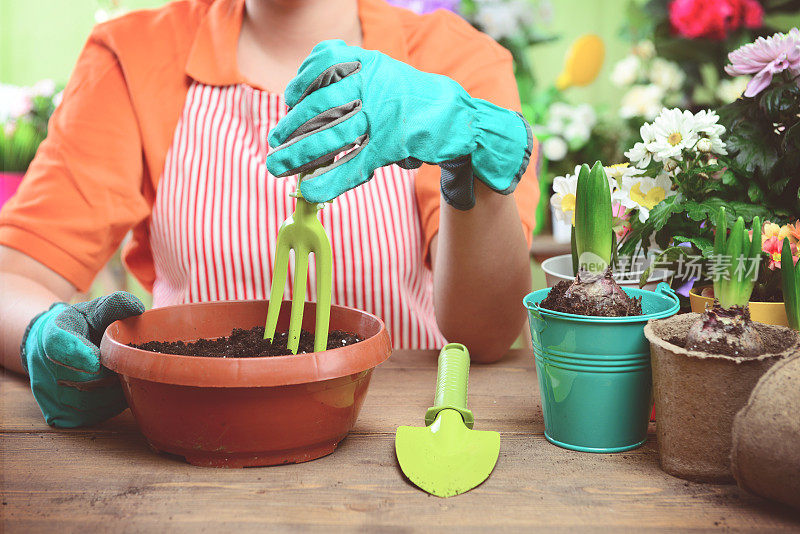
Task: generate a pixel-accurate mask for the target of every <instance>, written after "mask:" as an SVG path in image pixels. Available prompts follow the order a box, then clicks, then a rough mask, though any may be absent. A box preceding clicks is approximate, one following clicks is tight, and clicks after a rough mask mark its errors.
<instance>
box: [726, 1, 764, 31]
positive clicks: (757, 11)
mask: <svg viewBox="0 0 800 534" xmlns="http://www.w3.org/2000/svg"><path fill="white" fill-rule="evenodd" d="M726 1H727V2H728V3H729V4H730V5H731V7H732V8H733V16H732V17H731V22H730V29H731V30H735V29H737V28H740V27H742V26H744V27H745V28H760V27H761V26H762V24H763V23H764V8H763V7H761V4H759V3H758V2H757V1H756V0H726Z"/></svg>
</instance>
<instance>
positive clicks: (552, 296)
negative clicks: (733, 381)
mask: <svg viewBox="0 0 800 534" xmlns="http://www.w3.org/2000/svg"><path fill="white" fill-rule="evenodd" d="M573 246H574V250H575V256H576V258H577V259H578V263H579V267H580V269H579V271H578V273H577V276H576V277H575V280H574V281H572V282H568V281H562V282H559V283H558V284H556V286H554V287H552V288H548V289H542V290H539V291H534V292H533V293H530V294H529V295H527V296H526V297H525V299H524V301H523V303H524V305H525V307H526V308H527V310H528V317H529V321H530V328H531V337H532V341H533V347H534V356H535V360H536V370H537V374H538V381H539V390H540V394H541V399H542V411H543V415H544V422H545V437H546V438H547V439H548V440H549V441H551V442H552V443H554V444H556V445H559V446H561V447H565V448H569V449H573V450H578V451H584V452H619V451H624V450H629V449H632V448H635V447H638V446H640V445H641V444H642V443H644V441H645V440H646V438H647V425H648V421H649V416H650V409H651V406H652V400H651V373H650V356H649V350H648V344H647V340H646V339H645V337H644V335H643V328H644V325H645V324H646V323H647V321H648V320H649V319H653V318H660V317H668V316H671V315H673V314H675V313H676V312H677V311H678V308H679V304H678V299H677V297H676V296H675V295H674V293H673V292H672V290H671V289H670V288H669V286H668V285H667V284H661V285H660V286H659V287H658V288H657V289H656V291H646V290H642V289H638V288H620V286H619V285H618V284H617V283H616V282H615V281H614V278H613V271H612V266H613V259H614V250H615V248H616V247H615V239H614V233H613V229H612V211H611V195H610V189H609V182H608V179H607V177H606V174H605V171H604V169H603V166H602V165H601V164H600V162H597V163H596V164H595V165H594V167H592V168H591V169H589V167H588V166H587V165H583V166H582V168H581V170H580V173H579V176H578V184H577V190H576V209H575V230H574V240H573Z"/></svg>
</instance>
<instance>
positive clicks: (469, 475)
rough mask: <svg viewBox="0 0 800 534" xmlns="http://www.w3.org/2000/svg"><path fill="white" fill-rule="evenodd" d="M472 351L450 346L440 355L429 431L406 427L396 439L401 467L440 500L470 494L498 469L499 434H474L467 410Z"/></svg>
mask: <svg viewBox="0 0 800 534" xmlns="http://www.w3.org/2000/svg"><path fill="white" fill-rule="evenodd" d="M468 380H469V352H468V351H467V348H466V347H465V346H464V345H460V344H458V343H450V344H448V345H445V346H444V348H443V349H442V351H441V352H440V353H439V371H438V377H437V380H436V397H435V400H434V406H433V407H431V408H429V409H428V411H427V413H426V414H425V425H426V426H425V427H421V428H418V427H412V426H401V427H400V428H398V429H397V435H396V437H395V442H394V445H395V451H396V452H397V460H398V461H399V462H400V468H401V469H402V470H403V473H405V475H406V476H407V477H408V479H409V480H411V482H413V483H414V484H416V485H417V486H419V487H420V488H422V489H423V490H425V491H427V492H428V493H431V494H433V495H437V496H439V497H452V496H453V495H458V494H459V493H464V492H465V491H469V490H471V489H472V488H474V487H475V486H477V485H478V484H480V483H481V482H483V481H484V480H486V477H488V476H489V474H490V473H491V472H492V469H494V465H495V463H497V457H498V455H499V454H500V434H498V433H497V432H479V431H477V430H472V425H473V422H474V419H473V416H472V412H471V411H469V410H468V409H467V382H468Z"/></svg>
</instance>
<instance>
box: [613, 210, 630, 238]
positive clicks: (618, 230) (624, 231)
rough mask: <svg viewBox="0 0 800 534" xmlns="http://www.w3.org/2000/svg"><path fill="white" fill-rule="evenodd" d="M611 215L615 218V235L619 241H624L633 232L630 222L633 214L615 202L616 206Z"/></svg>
mask: <svg viewBox="0 0 800 534" xmlns="http://www.w3.org/2000/svg"><path fill="white" fill-rule="evenodd" d="M611 214H612V216H613V224H614V233H615V234H617V241H622V239H623V238H624V237H625V236H626V235H628V233H630V231H631V223H630V220H629V219H630V217H631V214H630V212H629V211H628V209H627V208H626V207H625V206H623V205H622V204H621V203H619V202H614V204H612V207H611Z"/></svg>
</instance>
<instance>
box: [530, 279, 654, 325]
mask: <svg viewBox="0 0 800 534" xmlns="http://www.w3.org/2000/svg"><path fill="white" fill-rule="evenodd" d="M539 306H540V307H542V308H546V309H548V310H553V311H558V312H563V313H574V314H577V315H590V316H593V317H626V316H630V315H641V314H642V299H641V298H638V297H637V298H631V297H629V296H628V295H627V294H626V293H625V292H624V291H622V289H621V288H620V287H619V285H618V284H617V283H616V282H615V281H614V279H613V277H612V275H611V270H610V269H609V270H607V271H606V273H604V274H602V275H599V276H598V275H590V274H589V273H586V272H583V271H582V272H581V273H578V276H577V277H576V279H575V281H574V282H568V281H566V280H563V281H561V282H558V283H557V284H556V285H555V286H553V288H552V289H551V290H550V293H549V294H548V295H547V297H545V299H544V300H543V301H542V302H541V303H539Z"/></svg>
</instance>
